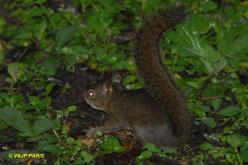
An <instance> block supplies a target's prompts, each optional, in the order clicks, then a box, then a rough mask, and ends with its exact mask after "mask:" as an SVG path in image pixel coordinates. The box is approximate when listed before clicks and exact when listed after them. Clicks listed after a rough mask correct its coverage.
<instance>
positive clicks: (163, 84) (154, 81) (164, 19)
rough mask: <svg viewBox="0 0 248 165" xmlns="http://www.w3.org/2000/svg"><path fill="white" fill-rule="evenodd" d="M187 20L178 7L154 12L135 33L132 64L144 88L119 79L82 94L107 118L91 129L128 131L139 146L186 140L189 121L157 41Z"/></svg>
mask: <svg viewBox="0 0 248 165" xmlns="http://www.w3.org/2000/svg"><path fill="white" fill-rule="evenodd" d="M186 17H187V14H186V11H185V8H184V7H183V6H181V5H180V6H176V7H171V8H168V9H166V10H161V11H158V12H157V14H155V16H154V17H152V19H150V20H148V21H146V22H145V23H144V24H143V26H142V27H141V28H140V30H138V32H137V34H136V42H135V49H136V52H135V56H134V59H135V64H136V67H137V71H138V74H139V76H140V77H141V78H142V79H143V81H144V84H145V88H144V89H139V90H126V89H125V88H124V87H122V86H121V83H120V80H119V79H118V78H112V80H105V81H103V82H100V83H97V84H96V85H94V86H93V87H92V88H90V89H88V90H87V91H85V92H84V93H83V97H84V100H85V101H86V102H87V103H88V104H89V105H90V106H91V107H92V108H95V109H98V110H102V111H105V112H107V113H108V114H109V119H108V120H107V121H106V123H105V124H104V125H103V126H99V127H97V128H96V130H100V131H102V132H104V133H106V132H108V131H117V130H120V129H130V130H132V131H133V133H134V136H135V137H136V139H137V140H139V141H140V142H141V143H142V144H144V143H153V144H155V145H157V146H159V147H167V146H181V145H182V144H184V143H185V142H187V139H188V138H189V133H190V128H191V120H190V116H189V113H188V110H187V106H186V103H185V99H184V96H183V94H182V93H181V92H180V90H179V88H178V87H177V86H176V84H175V82H174V80H173V78H172V76H171V75H170V73H169V71H168V69H167V67H166V66H165V65H164V64H163V63H162V60H161V56H160V53H159V42H160V38H161V36H162V35H163V33H164V32H166V31H168V30H170V29H172V28H174V27H175V26H176V25H177V24H178V23H180V22H182V21H184V20H185V19H186Z"/></svg>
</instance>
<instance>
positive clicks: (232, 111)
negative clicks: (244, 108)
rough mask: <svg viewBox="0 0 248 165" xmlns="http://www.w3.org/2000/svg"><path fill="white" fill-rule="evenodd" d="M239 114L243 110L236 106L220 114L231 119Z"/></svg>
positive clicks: (227, 108)
mask: <svg viewBox="0 0 248 165" xmlns="http://www.w3.org/2000/svg"><path fill="white" fill-rule="evenodd" d="M239 112H241V109H240V108H238V107H235V106H229V107H226V108H224V109H222V110H220V111H219V112H218V114H219V115H221V116H223V117H231V116H234V115H237V114H238V113H239Z"/></svg>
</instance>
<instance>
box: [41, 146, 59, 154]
mask: <svg viewBox="0 0 248 165" xmlns="http://www.w3.org/2000/svg"><path fill="white" fill-rule="evenodd" d="M41 150H42V151H46V152H50V153H53V154H57V153H59V152H60V148H59V146H57V145H46V146H45V147H43V148H42V149H41Z"/></svg>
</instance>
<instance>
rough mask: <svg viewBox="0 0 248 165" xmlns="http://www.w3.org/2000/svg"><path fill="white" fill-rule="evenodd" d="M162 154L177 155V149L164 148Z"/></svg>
mask: <svg viewBox="0 0 248 165" xmlns="http://www.w3.org/2000/svg"><path fill="white" fill-rule="evenodd" d="M163 154H166V155H168V154H170V155H175V154H177V148H176V147H166V148H165V149H164V150H163Z"/></svg>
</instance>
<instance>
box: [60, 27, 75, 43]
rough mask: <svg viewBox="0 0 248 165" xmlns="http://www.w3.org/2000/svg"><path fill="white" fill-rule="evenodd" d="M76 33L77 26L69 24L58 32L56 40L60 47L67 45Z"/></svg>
mask: <svg viewBox="0 0 248 165" xmlns="http://www.w3.org/2000/svg"><path fill="white" fill-rule="evenodd" d="M74 33H75V27H73V26H68V27H66V28H64V29H62V30H60V31H58V32H57V33H56V42H57V45H58V47H61V46H63V45H65V44H66V43H67V42H69V41H70V40H71V39H72V37H73V35H74Z"/></svg>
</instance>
